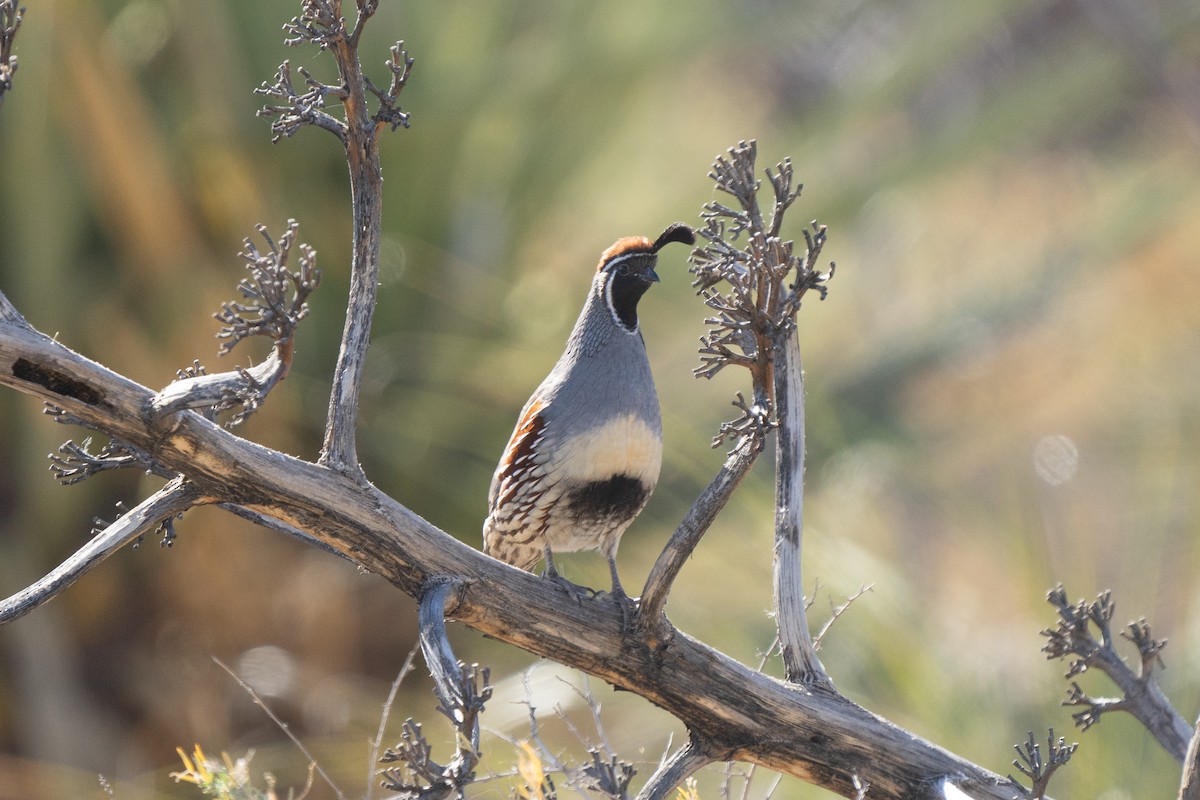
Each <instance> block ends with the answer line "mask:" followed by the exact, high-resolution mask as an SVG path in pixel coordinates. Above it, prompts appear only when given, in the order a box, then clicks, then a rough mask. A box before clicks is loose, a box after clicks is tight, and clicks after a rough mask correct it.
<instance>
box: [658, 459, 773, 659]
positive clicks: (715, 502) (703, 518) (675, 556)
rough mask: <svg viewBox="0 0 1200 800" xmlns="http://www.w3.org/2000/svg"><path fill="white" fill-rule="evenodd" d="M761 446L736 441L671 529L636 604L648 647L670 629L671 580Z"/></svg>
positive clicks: (660, 642) (722, 506)
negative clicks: (665, 613)
mask: <svg viewBox="0 0 1200 800" xmlns="http://www.w3.org/2000/svg"><path fill="white" fill-rule="evenodd" d="M762 446H763V441H762V437H760V436H745V437H743V438H742V439H740V440H739V441H738V443H737V445H736V446H735V447H734V448H733V450H732V451H730V453H729V455H728V456H727V457H726V459H725V463H724V464H722V465H721V469H720V471H719V472H717V475H716V477H714V478H713V479H712V481H711V482H710V483H709V484H708V486H706V487H705V488H704V491H703V492H701V493H700V496H699V497H697V498H696V502H695V503H693V504H692V507H691V508H690V509H688V513H687V514H686V515H685V516H684V518H683V520H681V521H680V523H679V527H677V528H676V529H675V533H673V534H672V535H671V538H670V540H669V541H668V542H667V545H666V547H665V548H663V551H662V553H660V554H659V556H658V559H657V560H656V561H655V562H654V566H653V567H652V568H651V569H650V574H649V575H648V576H647V578H646V587H645V589H643V591H642V597H641V599H640V600H639V601H638V616H637V623H638V626H639V628H640V630H641V631H642V633H643V635H646V636H648V637H651V639H650V642H651V647H652V648H657V647H659V646H660V645H661V644H662V643H663V642H662V639H663V636H664V635H665V634H666V633H667V632H669V630H670V625H669V623H667V622H666V618H665V617H664V616H663V608H664V607H665V606H666V603H667V595H668V594H669V593H670V591H671V586H672V584H673V583H674V582H675V578H676V577H678V575H679V572H680V571H681V570H682V569H683V565H684V564H685V563H687V560H688V558H690V557H691V555H692V551H693V550H695V549H696V545H697V544H699V543H700V538H701V537H702V536H703V535H704V534H705V532H706V531H707V530H708V528H709V526H711V525H712V523H713V520H714V519H716V517H717V514H719V513H720V512H721V509H722V508H724V507H725V503H726V502H728V500H729V498H730V497H731V496H732V495H733V491H734V490H735V489H736V488H737V487H738V486H739V485H740V484H741V482H742V479H743V478H744V477H746V474H747V473H748V472H749V471H750V468H751V467H752V466H754V462H755V460H757V458H758V454H759V453H760V452H761V451H762Z"/></svg>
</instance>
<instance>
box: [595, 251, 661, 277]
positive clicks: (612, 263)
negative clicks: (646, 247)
mask: <svg viewBox="0 0 1200 800" xmlns="http://www.w3.org/2000/svg"><path fill="white" fill-rule="evenodd" d="M648 255H651V254H650V253H643V252H641V251H640V250H634V251H631V252H628V253H622V254H621V255H619V256H615V257H613V258H611V259H609V260H608V261H607V262H606V263H605V264H604V268H603V269H602V270H600V271H601V272H612V271H613V268H614V267H616V266H617V265H618V264H620V263H621V262H622V261H626V260H628V259H630V258H645V257H646V256H648Z"/></svg>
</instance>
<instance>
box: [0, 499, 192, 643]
mask: <svg viewBox="0 0 1200 800" xmlns="http://www.w3.org/2000/svg"><path fill="white" fill-rule="evenodd" d="M200 502H202V499H201V497H200V494H199V493H198V492H197V491H196V489H195V488H194V487H193V486H191V485H190V484H189V483H187V482H186V481H185V480H184V479H183V478H176V479H175V480H172V481H171V482H170V483H168V484H167V485H166V486H164V487H162V488H161V489H159V490H158V491H157V492H155V493H154V494H152V495H150V496H149V497H147V498H146V499H145V500H143V501H142V502H141V503H139V504H138V505H137V506H136V507H134V508H132V509H130V510H129V511H127V512H125V513H124V514H122V515H121V516H120V517H119V518H118V519H117V520H116V521H115V522H112V523H111V524H109V525H107V526H105V527H104V529H103V530H101V531H98V532H97V533H96V535H95V536H93V537H92V540H91V541H90V542H88V543H87V544H85V545H84V546H83V547H81V548H79V549H78V550H76V551H75V553H74V554H73V555H72V556H71V557H70V558H68V559H67V560H66V561H64V562H63V563H62V564H60V565H59V566H58V567H57V568H56V569H54V570H52V571H51V572H50V573H49V574H47V575H46V576H45V577H44V578H42V579H41V580H39V581H37V582H35V583H33V584H31V585H30V586H28V587H26V588H25V589H22V590H21V591H19V592H17V593H16V594H14V595H12V596H11V597H9V598H7V599H5V600H3V601H0V624H4V623H5V622H11V621H12V620H14V619H17V618H19V617H22V616H24V615H25V614H28V613H29V612H30V611H33V610H34V609H35V608H38V607H39V606H41V605H42V604H44V603H45V602H46V601H48V600H50V599H51V598H53V597H55V596H57V595H58V594H59V593H60V592H62V591H63V590H64V589H66V588H67V587H68V586H70V585H71V584H73V583H74V582H75V581H77V580H79V578H81V577H82V576H83V575H84V574H85V573H86V572H88V571H89V570H91V569H92V568H93V567H95V566H98V565H99V564H100V562H101V561H103V560H104V559H106V558H108V557H109V556H111V555H112V554H113V553H115V552H117V551H118V550H120V549H121V548H122V547H124V546H125V545H127V544H129V543H130V542H133V541H134V540H136V539H138V538H139V537H141V536H144V535H145V534H147V533H149V532H150V531H153V530H156V529H157V528H158V527H159V526H160V525H162V524H163V523H164V522H167V521H168V520H171V519H173V518H174V517H176V516H178V515H180V514H182V513H183V512H185V511H187V510H188V509H189V508H191V507H192V506H194V505H196V504H197V503H200Z"/></svg>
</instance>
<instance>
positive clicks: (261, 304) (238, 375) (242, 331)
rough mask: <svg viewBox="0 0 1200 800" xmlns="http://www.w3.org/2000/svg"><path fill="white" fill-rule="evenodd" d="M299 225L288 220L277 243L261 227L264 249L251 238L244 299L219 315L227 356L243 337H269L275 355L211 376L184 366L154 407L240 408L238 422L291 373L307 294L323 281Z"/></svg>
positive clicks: (167, 410)
mask: <svg viewBox="0 0 1200 800" xmlns="http://www.w3.org/2000/svg"><path fill="white" fill-rule="evenodd" d="M299 227H300V226H299V225H298V224H297V223H296V221H295V220H288V228H287V231H286V232H285V233H284V234H283V236H282V237H280V239H279V242H278V243H276V242H275V240H274V239H272V238H271V235H270V234H269V233H267V229H266V228H265V227H264V226H262V225H259V226H257V228H258V232H259V234H260V235H261V236H262V237H263V239H264V240H265V241H266V243H267V252H265V253H264V252H261V251H260V250H259V249H258V247H257V246H256V245H255V244H254V243H253V242H252V241H251V240H250V239H246V240H245V244H244V247H243V248H242V252H241V254H240V255H241V258H242V260H243V261H245V262H246V269H247V270H249V272H250V277H249V278H244V279H243V280H242V281H241V282H240V283H239V284H238V291H239V292H240V293H241V295H242V297H243V298H244V300H245V302H228V303H225V304H224V306H222V308H221V310H220V311H219V312H217V313H216V314H215V315H214V316H215V317H216V318H217V320H219V321H220V322H223V323H225V324H224V326H223V327H222V328H221V330H220V331H219V332H218V333H217V338H218V339H224V340H226V341H225V342H224V344H222V345H221V347H220V350H219V351H218V352H219V353H220V355H226V354H227V353H229V352H230V351H231V350H232V349H233V348H234V347H236V346H237V345H238V343H239V342H241V341H242V340H243V339H246V338H248V337H251V336H264V337H266V338H268V339H270V340H271V354H270V355H269V356H268V357H267V358H266V359H264V360H263V361H262V362H261V363H260V364H257V365H255V366H253V367H250V368H248V369H241V368H239V369H236V370H234V371H232V372H222V373H219V374H216V375H209V374H207V373H206V371H205V370H204V368H203V367H202V366H200V363H199V362H196V363H195V364H194V365H193V366H192V367H190V368H188V369H185V370H181V371H180V373H179V380H177V381H175V382H173V383H171V384H170V385H169V386H167V387H166V388H165V389H163V390H162V391H161V392H159V394H158V396H157V397H156V398H155V399H154V402H153V404H152V407H153V409H154V410H155V411H156V412H157V413H160V414H171V413H174V412H176V411H179V410H181V409H185V408H190V409H203V410H204V411H205V413H206V415H207V416H209V418H215V416H216V414H217V413H218V412H220V411H222V410H224V409H227V408H233V407H235V406H240V407H241V410H240V411H238V413H237V414H235V415H234V416H233V417H232V418H231V419H230V420H229V422H228V424H229V425H230V426H233V425H237V424H239V423H240V422H242V421H243V420H245V419H246V417H248V416H250V414H252V413H254V412H255V411H256V410H257V409H258V407H259V406H260V405H262V403H263V401H264V400H265V399H266V397H267V394H268V393H270V391H271V390H272V389H273V388H275V385H276V384H277V383H279V382H280V381H281V380H283V379H284V378H286V377H287V374H288V371H289V370H290V369H291V366H292V355H293V353H294V351H295V344H296V329H297V327H298V326H299V324H300V321H301V320H302V319H304V317H306V316H307V315H308V297H309V295H311V294H312V292H313V290H315V289H316V288H317V285H318V284H319V283H320V281H321V272H320V270H318V269H317V267H316V263H317V254H316V251H315V250H313V249H312V248H311V247H309V246H308V245H307V244H303V243H301V244H297V243H296V234H297V232H298V231H299ZM293 247H294V248H295V249H296V250H298V251H299V253H298V255H297V257H296V260H297V261H298V262H299V263H298V265H297V270H296V271H295V272H292V271H291V270H290V265H291V258H292V249H293Z"/></svg>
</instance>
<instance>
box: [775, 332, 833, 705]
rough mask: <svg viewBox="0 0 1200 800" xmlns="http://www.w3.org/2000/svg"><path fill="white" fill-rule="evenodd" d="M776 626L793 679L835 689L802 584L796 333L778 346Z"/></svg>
mask: <svg viewBox="0 0 1200 800" xmlns="http://www.w3.org/2000/svg"><path fill="white" fill-rule="evenodd" d="M774 367H775V410H776V411H775V413H776V415H777V421H778V425H779V427H778V433H777V435H776V436H777V438H776V441H777V446H776V450H775V453H776V466H775V558H774V582H775V624H776V625H777V626H778V628H779V650H780V652H781V653H782V655H783V665H784V673H785V675H786V676H787V678H788V680H791V681H800V682H803V683H820V684H829V683H830V680H829V675H828V674H826V672H825V667H824V666H822V665H821V660H820V659H819V658H818V657H817V649H816V647H815V646H814V645H813V640H812V636H811V634H810V633H809V630H808V617H807V614H806V611H807V604H806V603H805V601H804V588H803V584H802V582H801V570H800V551H801V537H802V534H803V511H804V443H805V436H804V377H803V373H802V370H801V363H800V344H799V341H798V339H797V335H796V332H795V331H791V332H789V333H787V334H785V335H782V336H780V337H779V339H778V341H777V342H776V345H775V358H774Z"/></svg>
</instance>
